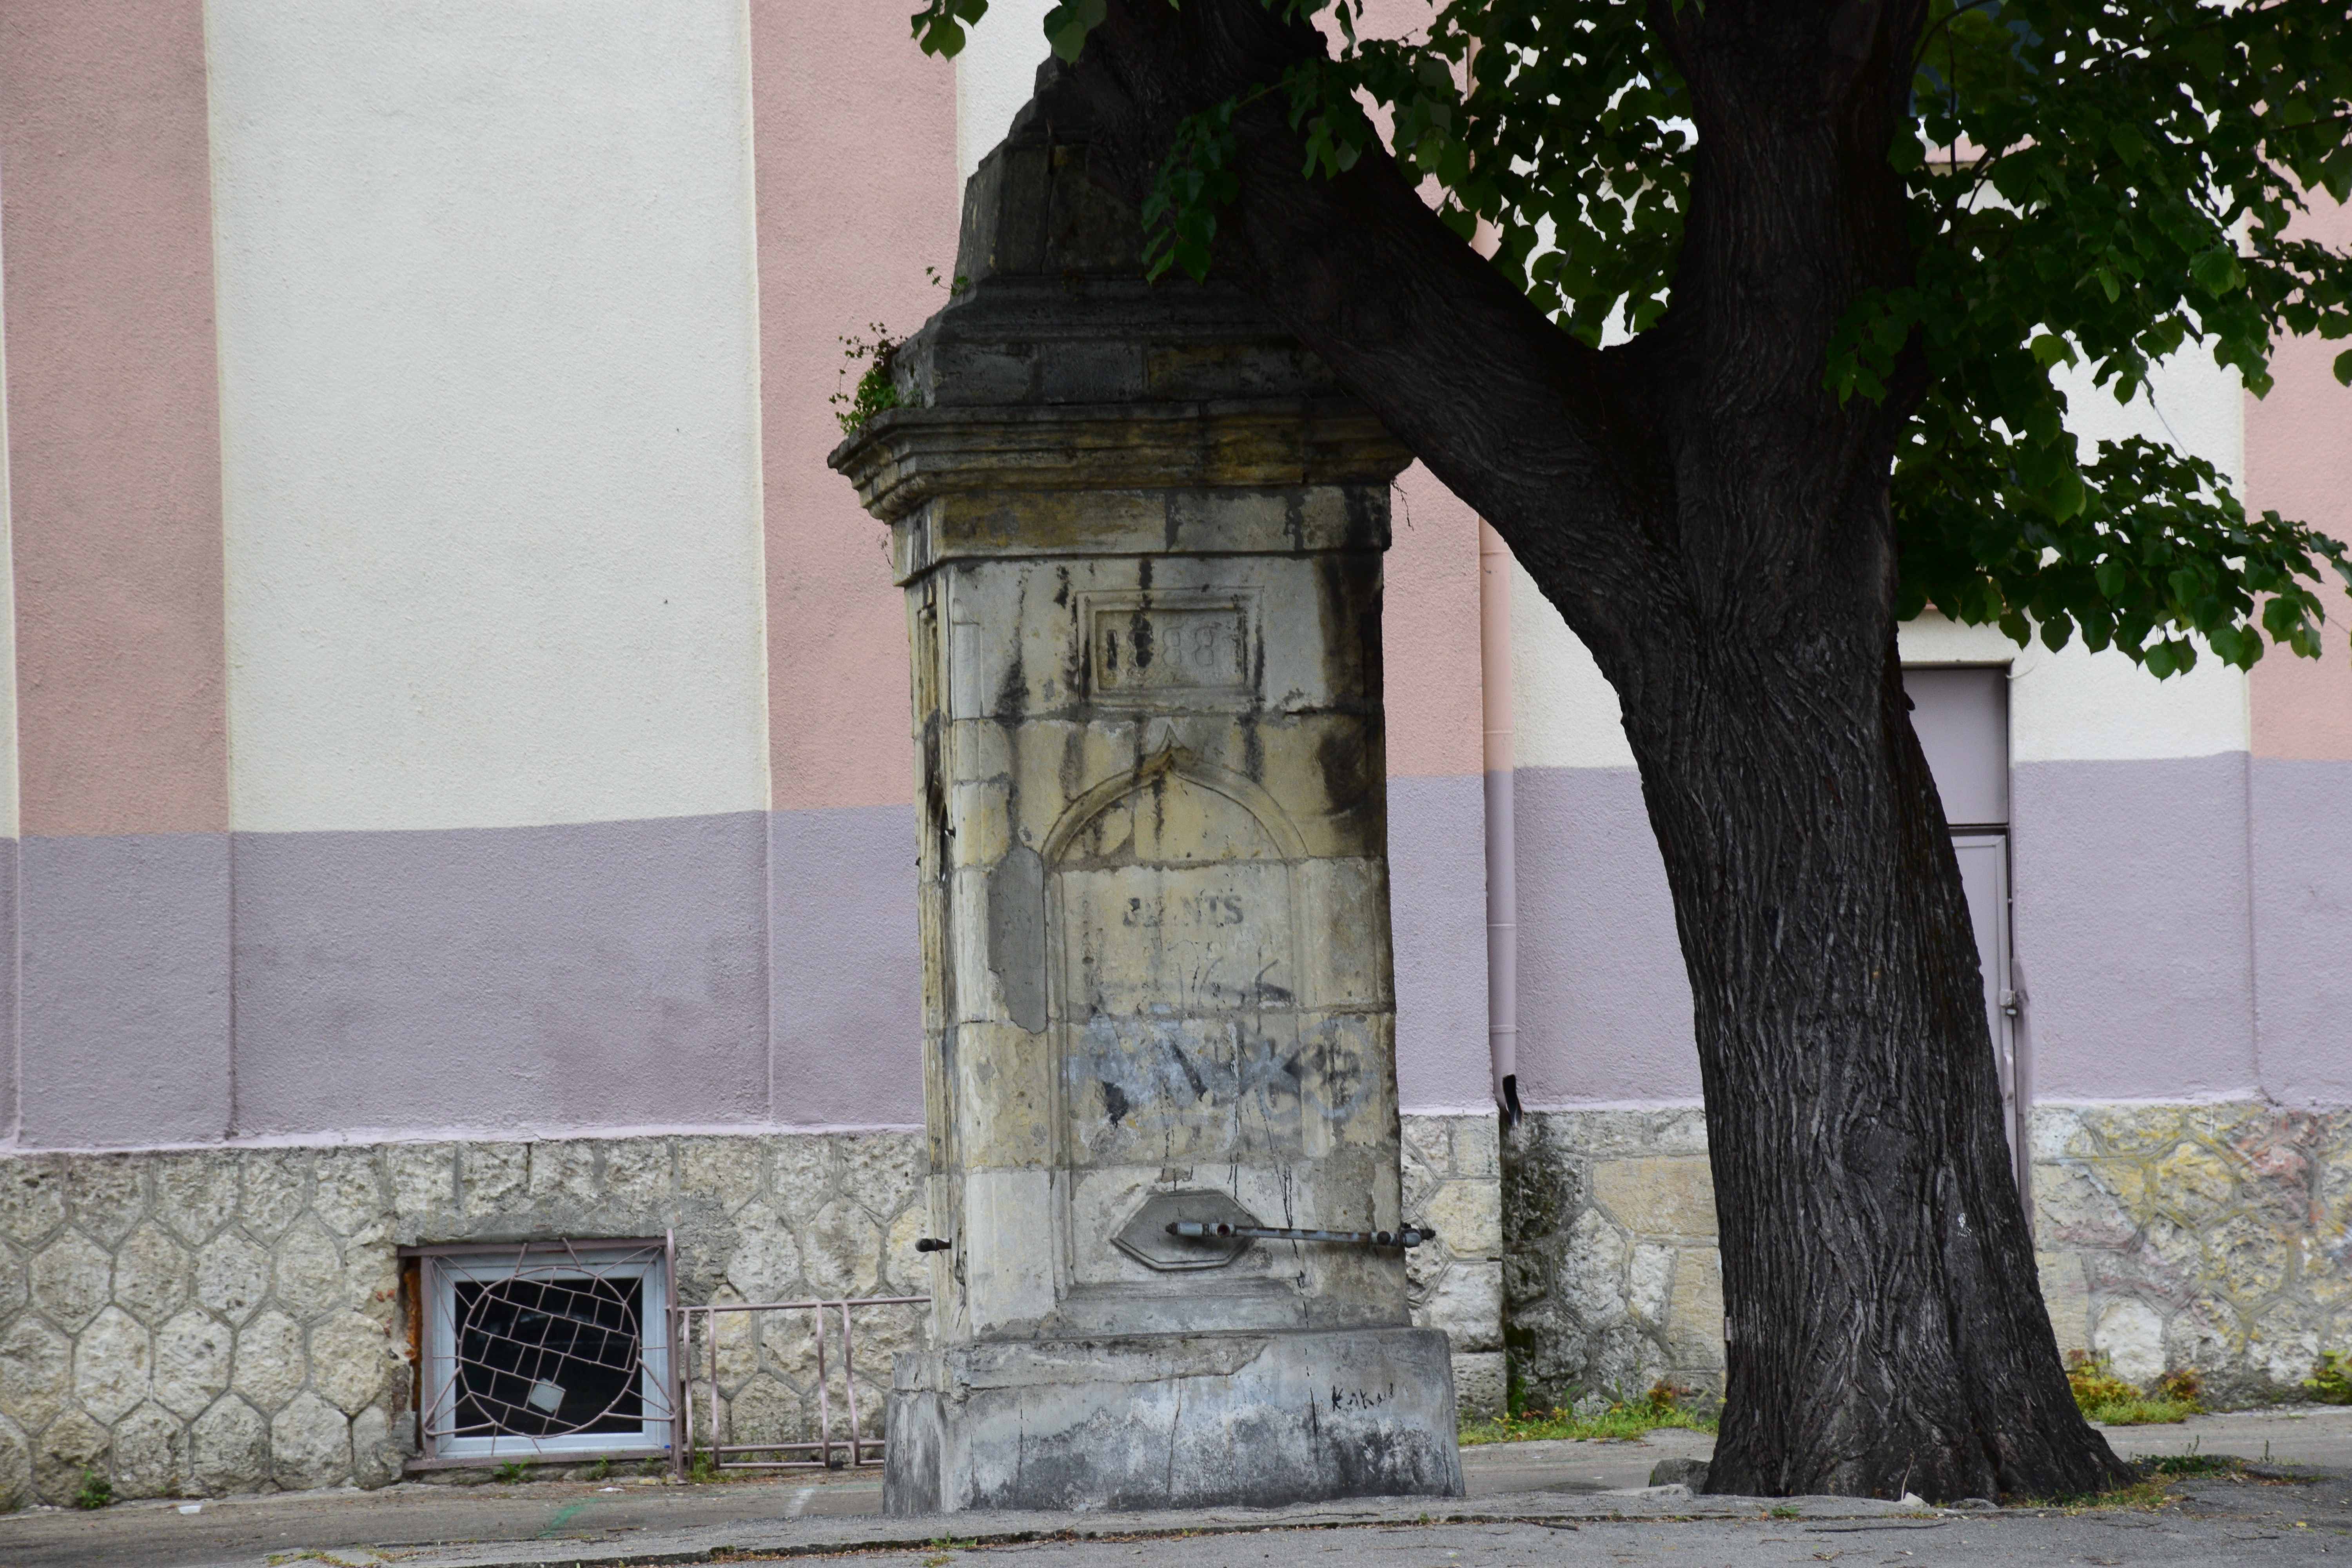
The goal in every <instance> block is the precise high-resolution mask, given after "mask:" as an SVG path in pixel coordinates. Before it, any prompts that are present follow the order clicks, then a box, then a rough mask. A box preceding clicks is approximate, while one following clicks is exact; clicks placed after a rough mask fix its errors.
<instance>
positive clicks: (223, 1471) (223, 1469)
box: [188, 1399, 269, 1497]
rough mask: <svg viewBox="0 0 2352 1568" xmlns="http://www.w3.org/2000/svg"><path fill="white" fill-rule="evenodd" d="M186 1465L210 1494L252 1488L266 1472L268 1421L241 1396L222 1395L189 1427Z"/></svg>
mask: <svg viewBox="0 0 2352 1568" xmlns="http://www.w3.org/2000/svg"><path fill="white" fill-rule="evenodd" d="M188 1468H189V1471H190V1478H191V1479H192V1480H193V1481H194V1485H195V1489H196V1490H198V1491H200V1492H203V1493H205V1494H207V1495H210V1496H215V1497H216V1496H218V1495H220V1494H221V1493H223V1492H242V1491H251V1490H253V1489H255V1488H256V1487H258V1486H259V1485H260V1484H261V1483H262V1482H263V1481H264V1480H265V1479H268V1475H269V1423H268V1422H267V1421H264V1420H263V1419H262V1418H261V1415H260V1413H259V1412H258V1411H257V1410H255V1409H254V1408H253V1406H252V1405H247V1403H245V1401H243V1400H242V1399H224V1400H222V1401H221V1402H220V1403H219V1404H217V1405H214V1406H213V1407H212V1408H211V1409H210V1410H207V1411H205V1413H204V1414H203V1415H199V1416H198V1417H196V1421H195V1425H194V1426H191V1427H189V1428H188Z"/></svg>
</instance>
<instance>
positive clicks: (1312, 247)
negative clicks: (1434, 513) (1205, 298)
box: [1039, 0, 1671, 658]
mask: <svg viewBox="0 0 2352 1568" xmlns="http://www.w3.org/2000/svg"><path fill="white" fill-rule="evenodd" d="M1323 53H1324V46H1323V41H1322V38H1321V37H1320V36H1319V35H1318V34H1317V33H1316V32H1315V31H1314V29H1313V28H1311V27H1309V26H1306V25H1304V24H1302V23H1286V22H1284V21H1282V20H1281V19H1280V18H1279V17H1278V16H1276V15H1275V14H1274V13H1273V12H1272V11H1271V10H1269V8H1268V7H1266V6H1265V5H1264V4H1262V0H1186V4H1185V5H1183V6H1182V7H1181V9H1179V8H1177V7H1174V6H1171V5H1169V4H1168V3H1167V0H1112V4H1111V5H1110V9H1109V14H1108V17H1107V18H1106V19H1105V21H1104V22H1103V23H1102V24H1101V25H1100V26H1097V28H1096V29H1095V31H1094V32H1093V33H1092V34H1091V35H1090V36H1089V37H1088V38H1087V46H1086V48H1085V50H1084V52H1083V53H1082V54H1081V55H1080V56H1079V58H1078V59H1077V61H1076V64H1075V65H1072V66H1067V67H1064V66H1059V65H1056V64H1049V65H1048V66H1047V67H1046V68H1045V70H1044V71H1043V72H1041V74H1040V79H1039V81H1040V88H1039V105H1040V108H1041V109H1042V110H1044V111H1045V114H1046V115H1047V117H1048V118H1049V119H1050V120H1053V121H1055V122H1056V123H1057V125H1058V124H1066V125H1068V126H1069V127H1070V128H1071V129H1070V136H1069V139H1070V140H1072V141H1074V142H1075V141H1083V142H1086V143H1087V145H1088V146H1089V148H1090V150H1091V155H1092V158H1093V172H1094V174H1095V176H1096V178H1097V179H1098V180H1103V181H1104V182H1105V183H1107V184H1110V185H1111V186H1112V187H1113V188H1114V189H1115V190H1117V191H1118V194H1119V195H1122V196H1124V197H1125V198H1126V199H1127V200H1129V202H1131V203H1135V204H1137V205H1140V204H1141V202H1142V200H1143V198H1144V196H1145V195H1146V194H1147V193H1148V192H1149V191H1150V188H1151V185H1152V184H1153V181H1154V179H1155V177H1156V176H1157V174H1158V172H1159V169H1160V164H1161V162H1162V161H1163V160H1164V158H1165V157H1166V155H1167V151H1168V149H1169V147H1170V145H1171V142H1173V140H1174V138H1175V136H1176V132H1177V128H1178V127H1179V126H1180V125H1181V123H1182V122H1183V121H1184V120H1185V119H1186V118H1187V117H1188V116H1190V115H1192V114H1194V113H1197V112H1199V111H1201V110H1206V109H1209V108H1211V107H1213V106H1214V105H1216V104H1218V103H1221V102H1223V101H1226V100H1246V101H1244V102H1242V103H1241V105H1240V107H1239V108H1238V109H1237V110H1236V113H1235V117H1234V126H1235V130H1236V131H1237V132H1239V134H1238V135H1237V137H1236V139H1235V140H1236V144H1237V147H1238V153H1237V159H1238V162H1237V165H1236V167H1235V169H1234V173H1235V174H1238V175H1239V177H1240V194H1239V195H1238V197H1237V198H1236V200H1235V201H1234V204H1233V205H1232V206H1231V207H1229V208H1227V209H1225V210H1224V211H1223V212H1222V213H1221V214H1220V221H1219V224H1218V232H1217V238H1216V246H1215V250H1214V256H1215V265H1216V268H1217V271H1218V272H1219V273H1220V274H1221V275H1223V276H1224V277H1227V278H1229V279H1232V280H1233V281H1234V282H1235V283H1236V284H1238V285H1239V286H1241V287H1242V288H1244V289H1245V290H1247V291H1248V292H1249V293H1251V294H1252V295H1253V296H1255V298H1256V299H1257V300H1259V301H1260V302H1261V303H1262V304H1263V305H1264V306H1265V308H1266V310H1268V312H1269V313H1270V314H1272V315H1273V316H1274V317H1275V318H1276V321H1279V322H1280V323H1281V324H1282V325H1283V326H1284V327H1286V329H1287V330H1288V331H1291V332H1292V333H1294V334H1295V335H1296V336H1297V337H1298V338H1299V340H1300V341H1301V342H1305V343H1306V344H1307V346H1308V347H1309V348H1311V349H1313V350H1314V351H1315V352H1316V353H1318V354H1319V355H1321V356H1322V358H1323V359H1324V360H1325V362H1326V363H1328V364H1329V365H1330V367H1331V369H1332V371H1333V373H1334V374H1337V375H1338V376H1339V379H1340V380H1341V382H1342V383H1344V384H1346V385H1347V386H1348V387H1349V389H1350V390H1351V391H1353V392H1354V393H1355V394H1356V395H1357V396H1359V397H1360V398H1361V399H1362V400H1363V401H1364V402H1365V403H1366V404H1367V405H1370V407H1371V408H1372V409H1373V410H1374V411H1375V412H1376V413H1378V414H1379V415H1380V416H1381V419H1382V421H1383V422H1385V423H1386V424H1387V426H1389V428H1390V430H1391V433H1393V434H1394V435H1395V436H1396V437H1398V438H1399V439H1400V440H1402V441H1403V442H1404V443H1405V444H1406V445H1407V446H1408V447H1412V449H1413V450H1414V452H1416V453H1417V454H1419V455H1420V456H1421V457H1422V458H1423V460H1424V461H1425V462H1427V463H1428V465H1429V467H1430V468H1431V469H1432V470H1433V472H1434V473H1435V474H1436V475H1437V477H1438V479H1441V480H1442V481H1444V483H1445V485H1446V486H1447V487H1448V488H1449V489H1452V490H1453V491H1454V494H1456V495H1457V496H1460V497H1461V498H1462V499H1463V500H1465V501H1467V502H1468V503H1469V504H1470V505H1471V506H1473V507H1475V509H1477V510H1478V511H1479V512H1480V513H1481V514H1483V515H1484V516H1485V517H1486V518H1487V519H1488V521H1491V522H1493V523H1494V525H1495V526H1496V529H1497V530H1498V531H1500V532H1501V533H1502V534H1503V536H1504V538H1505V539H1506V540H1507V542H1509V543H1510V545H1511V548H1512V550H1513V552H1515V553H1516V554H1517V556H1518V557H1519V559H1520V560H1521V561H1522V562H1523V563H1525V564H1527V566H1528V569H1529V570H1530V571H1532V572H1534V573H1535V574H1537V576H1538V579H1539V580H1542V581H1545V582H1547V583H1548V584H1561V583H1570V584H1581V587H1580V589H1576V590H1571V592H1570V599H1571V600H1573V599H1575V598H1577V597H1578V596H1579V595H1580V596H1581V600H1582V602H1581V603H1575V602H1563V603H1561V605H1560V608H1561V610H1562V612H1563V613H1564V614H1566V615H1567V616H1569V619H1570V624H1571V625H1572V626H1575V628H1576V630H1577V631H1578V632H1579V633H1580V635H1582V636H1583V637H1585V638H1586V640H1587V641H1588V643H1592V644H1594V645H1595V652H1596V653H1598V654H1601V655H1602V657H1603V658H1606V656H1607V649H1606V647H1604V646H1603V645H1605V644H1621V643H1622V638H1623V637H1624V635H1625V634H1624V628H1625V627H1626V626H1627V625H1628V624H1629V621H1628V618H1629V616H1633V615H1635V614H1638V613H1639V606H1640V602H1641V601H1642V600H1643V599H1644V598H1646V597H1647V586H1648V584H1653V583H1654V582H1655V581H1656V575H1655V573H1654V565H1655V563H1654V561H1652V560H1650V559H1649V552H1648V551H1647V550H1646V549H1644V548H1643V540H1644V538H1645V537H1654V532H1653V531H1651V530H1648V529H1645V528H1643V525H1642V520H1643V518H1644V517H1645V516H1648V517H1655V516H1656V515H1657V514H1659V513H1660V512H1662V511H1664V510H1670V509H1671V500H1670V496H1671V483H1670V480H1669V479H1668V477H1667V476H1666V475H1665V474H1664V471H1663V470H1662V469H1661V468H1660V467H1659V459H1658V458H1657V456H1656V453H1657V448H1658V443H1656V442H1655V441H1654V439H1648V438H1645V437H1646V436H1647V434H1648V433H1647V432H1644V431H1641V430H1637V429H1635V428H1633V427H1632V424H1633V421H1634V420H1637V419H1638V418H1639V416H1638V414H1637V413H1635V412H1634V410H1635V407H1636V405H1637V403H1638V400H1637V399H1636V398H1634V397H1633V395H1631V393H1632V389H1631V388H1630V387H1629V386H1628V385H1626V384H1625V382H1626V379H1627V378H1625V377H1623V376H1622V375H1620V374H1617V372H1616V367H1615V363H1614V362H1613V359H1612V356H1611V355H1608V354H1604V353H1601V352H1600V351H1597V350H1594V349H1591V348H1590V347H1588V346H1586V345H1585V344H1583V343H1581V342H1578V341H1577V340H1576V339H1575V338H1573V337H1571V336H1570V335H1569V334H1568V333H1567V332H1565V331H1561V330H1560V329H1559V327H1557V326H1555V325H1554V324H1553V323H1552V322H1551V321H1549V319H1548V318H1546V317H1545V316H1544V315H1543V314H1542V312H1541V311H1539V310H1537V308H1536V307H1535V306H1534V305H1533V304H1532V303H1530V302H1529V301H1528V299H1527V297H1526V296H1525V295H1524V294H1522V293H1520V292H1519V290H1518V289H1515V288H1514V287H1512V285H1511V284H1510V282H1509V281H1508V279H1506V278H1504V277H1503V276H1502V274H1501V273H1499V272H1498V271H1496V268H1494V267H1493V266H1492V265H1490V264H1489V263H1488V262H1487V261H1486V259H1485V258H1483V257H1481V256H1479V255H1478V254H1477V252H1476V251H1475V250H1474V249H1472V248H1471V247H1470V246H1468V245H1466V244H1465V243H1464V241H1463V240H1462V239H1461V238H1460V237H1458V236H1457V235H1455V234H1454V232H1453V231H1452V230H1451V229H1449V228H1448V227H1447V226H1445V225H1444V222H1443V221H1442V220H1441V219H1440V218H1439V217H1438V216H1437V215H1436V214H1435V213H1434V212H1433V211H1432V210H1431V209H1430V208H1429V206H1428V205H1425V204H1424V203H1423V201H1422V199H1421V197H1420V195H1419V194H1418V192H1417V191H1416V189H1415V188H1414V186H1413V184H1412V183H1410V182H1409V181H1408V180H1407V178H1406V177H1405V175H1404V174H1402V172H1401V171H1400V170H1399V169H1398V168H1397V166H1396V164H1395V163H1394V162H1393V161H1392V160H1391V158H1390V157H1389V156H1388V154H1387V153H1386V152H1385V151H1384V150H1381V149H1380V148H1378V147H1373V148H1370V149H1367V150H1366V151H1365V153H1363V155H1362V156H1361V157H1360V159H1359V160H1358V161H1357V163H1355V165H1354V166H1353V167H1352V168H1350V169H1349V170H1348V171H1346V172H1345V173H1343V174H1339V175H1336V176H1333V177H1330V178H1323V177H1319V176H1315V175H1310V174H1307V173H1305V172H1304V171H1305V168H1306V163H1307V155H1306V150H1305V146H1304V144H1303V142H1302V141H1301V139H1300V138H1299V137H1298V136H1297V134H1296V133H1295V132H1293V131H1292V129H1291V127H1290V125H1289V123H1288V119H1287V110H1286V106H1285V102H1284V100H1283V99H1282V97H1281V95H1273V96H1262V97H1258V98H1256V99H1255V100H1249V95H1250V94H1251V93H1252V92H1253V89H1257V88H1260V87H1262V86H1263V85H1264V84H1266V83H1268V82H1272V81H1274V80H1276V79H1279V78H1280V77H1281V75H1282V73H1283V72H1284V71H1285V70H1286V69H1287V68H1290V67H1292V66H1295V65H1297V64H1299V63H1301V62H1302V61H1306V60H1309V59H1313V58H1320V57H1321V56H1322V55H1323Z"/></svg>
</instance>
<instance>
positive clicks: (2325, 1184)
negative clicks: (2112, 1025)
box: [2028, 1102, 2352, 1405]
mask: <svg viewBox="0 0 2352 1568" xmlns="http://www.w3.org/2000/svg"><path fill="white" fill-rule="evenodd" d="M2028 1124H2029V1126H2030V1128H2031V1144H2032V1155H2033V1164H2032V1182H2033V1199H2034V1213H2035V1220H2034V1242H2035V1247H2036V1250H2037V1253H2038V1255H2039V1259H2040V1262H2041V1265H2042V1299H2043V1300H2045V1301H2047V1302H2048V1303H2049V1306H2050V1316H2051V1322H2052V1324H2053V1327H2054V1328H2055V1329H2056V1330H2057V1333H2058V1347H2059V1349H2060V1350H2061V1351H2068V1350H2089V1351H2095V1352H2100V1353H2103V1354H2105V1356H2106V1357H2107V1358H2108V1359H2109V1360H2110V1361H2111V1362H2112V1363H2113V1364H2114V1366H2115V1369H2116V1372H2117V1373H2120V1374H2121V1375H2122V1376H2124V1377H2126V1378H2129V1379H2131V1380H2132V1381H2133V1382H2135V1383H2145V1382H2147V1380H2148V1379H2150V1378H2153V1377H2155V1376H2156V1375H2157V1374H2158V1373H2161V1372H2165V1371H2168V1370H2172V1369H2176V1368H2189V1369H2193V1370H2195V1371H2196V1372H2197V1373H2199V1374H2200V1376H2201V1377H2202V1379H2203V1381H2204V1384H2205V1389H2206V1397H2207V1398H2208V1400H2209V1401H2210V1402H2213V1403H2217V1404H2225V1405H2245V1404H2255V1403H2261V1402H2264V1401H2269V1400H2274V1399H2293V1398H2297V1397H2300V1396H2301V1395H2302V1393H2303V1390H2302V1387H2301V1384H2302V1382H2303V1380H2304V1379H2305V1378H2306V1377H2309V1376H2310V1375H2311V1372H2312V1367H2313V1363H2315V1361H2316V1360H2317V1359H2318V1356H2319V1353H2320V1352H2322V1351H2352V1110H2335V1111H2329V1112H2322V1113H2314V1112H2310V1111H2300V1110H2279V1109H2278V1108H2276V1107H2274V1106H2268V1105H2260V1104H2248V1103H2244V1102H2238V1103H2231V1104H2221V1105H2193V1106H2182V1105H2116V1106H2095V1107H2069V1106H2043V1107H2037V1108H2035V1110H2033V1111H2032V1115H2031V1117H2030V1118H2029V1123H2028Z"/></svg>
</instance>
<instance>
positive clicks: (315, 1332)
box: [310, 1312, 398, 1415]
mask: <svg viewBox="0 0 2352 1568" xmlns="http://www.w3.org/2000/svg"><path fill="white" fill-rule="evenodd" d="M397 1364H398V1361H397V1359H396V1357H395V1355H394V1350H393V1344H392V1341H391V1340H389V1339H387V1338H386V1337H385V1335H384V1331H383V1325H381V1324H379V1323H375V1322H373V1321H369V1320H368V1319H366V1318H363V1317H361V1316H360V1315H359V1314H358V1313H356V1312H338V1313H336V1314H335V1315H334V1316H333V1317H331V1318H329V1319H328V1320H327V1321H324V1322H322V1323H320V1324H317V1325H316V1326H314V1327H313V1328H312V1329H311V1330H310V1385H311V1386H312V1387H313V1388H315V1389H317V1390H318V1391H319V1392H320V1394H324V1395H325V1396H326V1397H327V1399H328V1401H329V1402H330V1403H331V1404H333V1405H335V1406H336V1407H337V1408H339V1409H341V1411H342V1412H343V1413H344V1414H345V1415H358V1414H359V1413H360V1412H361V1411H362V1410H364V1409H366V1408H367V1407H368V1406H369V1405H373V1404H374V1403H376V1401H377V1400H378V1399H379V1398H380V1397H381V1396H382V1395H383V1389H384V1380H385V1379H386V1378H388V1377H390V1376H391V1375H392V1373H393V1368H394V1366H395V1365H397Z"/></svg>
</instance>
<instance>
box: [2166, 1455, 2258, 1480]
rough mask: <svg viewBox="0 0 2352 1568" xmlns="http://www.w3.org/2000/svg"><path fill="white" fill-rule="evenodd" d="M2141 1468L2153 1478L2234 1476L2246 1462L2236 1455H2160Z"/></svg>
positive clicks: (2244, 1466)
mask: <svg viewBox="0 0 2352 1568" xmlns="http://www.w3.org/2000/svg"><path fill="white" fill-rule="evenodd" d="M2140 1468H2143V1469H2145V1470H2146V1471H2147V1473H2148V1474H2149V1475H2151V1476H2168V1477H2169V1476H2234V1475H2236V1474H2237V1473H2238V1472H2239V1471H2240V1470H2242V1469H2244V1468H2246V1461H2245V1460H2243V1459H2241V1458H2238V1457H2237V1456H2236V1455H2235V1454H2158V1455H2157V1456H2156V1457H2155V1458H2151V1459H2143V1460H2141V1461H2140Z"/></svg>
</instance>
